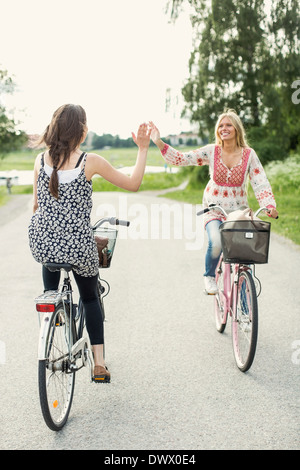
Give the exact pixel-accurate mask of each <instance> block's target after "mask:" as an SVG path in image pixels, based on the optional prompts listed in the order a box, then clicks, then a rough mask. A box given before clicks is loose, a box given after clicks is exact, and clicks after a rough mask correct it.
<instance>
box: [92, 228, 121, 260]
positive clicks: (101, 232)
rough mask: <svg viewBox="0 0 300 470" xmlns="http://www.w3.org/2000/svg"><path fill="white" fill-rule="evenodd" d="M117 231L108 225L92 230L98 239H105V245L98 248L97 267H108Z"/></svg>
mask: <svg viewBox="0 0 300 470" xmlns="http://www.w3.org/2000/svg"><path fill="white" fill-rule="evenodd" d="M117 235H118V231H117V230H115V229H112V228H109V227H99V228H97V229H96V230H95V231H94V236H95V238H96V237H99V238H100V239H105V238H106V239H107V244H106V246H105V247H104V248H103V249H101V250H99V249H98V253H99V267H100V268H109V267H110V263H111V260H112V256H113V253H114V249H115V244H116V239H117Z"/></svg>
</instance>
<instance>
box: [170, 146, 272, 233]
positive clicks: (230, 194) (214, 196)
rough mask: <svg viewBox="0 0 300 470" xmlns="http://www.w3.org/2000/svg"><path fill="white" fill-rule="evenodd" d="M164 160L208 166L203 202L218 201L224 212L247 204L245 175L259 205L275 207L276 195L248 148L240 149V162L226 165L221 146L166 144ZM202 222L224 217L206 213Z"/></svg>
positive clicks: (255, 156)
mask: <svg viewBox="0 0 300 470" xmlns="http://www.w3.org/2000/svg"><path fill="white" fill-rule="evenodd" d="M161 153H162V156H163V158H164V159H165V160H166V162H167V163H169V164H171V165H177V166H189V165H196V166H202V165H209V173H210V180H209V182H208V183H207V185H206V188H205V190H204V193H203V205H204V207H207V206H208V205H209V204H217V205H219V206H221V207H223V208H224V210H225V211H226V212H232V211H235V210H237V209H241V208H242V207H247V206H248V202H247V176H249V179H250V183H251V186H252V188H253V191H254V194H255V197H256V199H257V201H258V203H259V205H260V207H268V208H270V207H276V203H275V198H274V196H273V192H272V189H271V185H270V183H269V181H268V178H267V176H266V173H265V171H264V169H263V167H262V164H261V162H260V160H259V158H258V156H257V155H256V153H255V151H254V150H253V149H251V148H247V147H245V148H243V149H242V157H241V160H240V162H239V163H238V164H237V165H235V166H234V167H232V168H230V169H229V168H228V167H227V166H226V165H225V163H224V162H223V160H222V147H221V146H220V145H215V144H209V145H206V146H205V147H201V148H199V149H197V150H193V151H191V152H186V153H181V152H178V151H177V150H175V149H174V148H173V147H171V146H169V145H167V144H165V146H164V148H163V149H162V151H161ZM204 217H205V219H204V221H205V224H207V223H208V222H210V221H211V220H214V219H217V220H222V221H224V220H225V217H224V215H223V214H222V213H220V211H210V212H208V213H207V214H205V216H204Z"/></svg>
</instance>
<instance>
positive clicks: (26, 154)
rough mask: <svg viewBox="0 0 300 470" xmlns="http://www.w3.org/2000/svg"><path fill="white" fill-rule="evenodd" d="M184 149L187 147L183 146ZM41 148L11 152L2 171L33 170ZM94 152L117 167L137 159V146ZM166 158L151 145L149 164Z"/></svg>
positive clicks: (1, 164) (2, 161)
mask: <svg viewBox="0 0 300 470" xmlns="http://www.w3.org/2000/svg"><path fill="white" fill-rule="evenodd" d="M182 150H183V151H184V150H185V149H184V148H182ZM40 152H41V150H30V149H27V150H26V149H25V150H20V151H17V152H11V153H9V154H8V155H6V157H5V158H2V159H0V171H7V170H33V166H34V161H35V158H36V156H37V155H38V154H39V153H40ZM92 152H93V153H97V154H98V155H101V156H102V157H104V158H105V159H106V160H108V161H109V162H110V163H111V164H112V165H113V166H114V167H115V168H122V167H126V166H133V165H134V164H135V161H136V156H137V147H130V148H128V149H127V148H120V149H115V148H112V149H105V150H103V149H100V150H92ZM164 163H165V162H164V160H163V159H162V157H161V154H160V152H159V150H158V149H157V147H152V146H150V147H149V150H148V157H147V165H150V166H164Z"/></svg>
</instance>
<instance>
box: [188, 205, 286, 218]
mask: <svg viewBox="0 0 300 470" xmlns="http://www.w3.org/2000/svg"><path fill="white" fill-rule="evenodd" d="M212 209H219V210H220V211H221V212H223V214H224V215H225V217H226V218H227V216H228V214H227V212H226V211H225V210H224V209H223V207H221V206H218V205H217V204H210V205H209V206H208V207H206V208H205V209H202V210H201V211H199V212H197V215H203V214H205V213H206V212H209V211H211V210H212ZM262 211H265V212H266V213H267V214H268V213H269V212H270V211H269V209H268V208H267V207H260V208H259V209H258V210H257V211H256V212H255V214H254V217H257V216H258V214H259V213H260V212H262ZM276 219H278V216H277V217H276Z"/></svg>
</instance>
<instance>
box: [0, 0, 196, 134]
mask: <svg viewBox="0 0 300 470" xmlns="http://www.w3.org/2000/svg"><path fill="white" fill-rule="evenodd" d="M166 3H167V0H109V1H108V0H84V1H83V0H80V1H79V0H51V1H50V0H26V1H24V0H9V1H7V0H0V8H1V10H0V11H1V28H0V44H1V47H0V51H1V52H0V68H2V69H7V70H8V72H9V74H11V75H13V76H14V80H15V82H16V83H17V86H18V91H17V92H15V93H14V95H13V96H12V97H9V96H6V97H5V104H6V106H7V107H15V108H16V110H17V113H15V115H16V117H17V118H19V119H20V120H21V121H22V122H23V125H22V128H23V129H25V130H26V131H27V132H29V133H40V132H42V131H43V130H44V129H45V127H46V126H47V124H48V123H49V121H50V119H51V116H52V114H53V112H54V110H55V109H56V108H58V107H59V106H60V105H61V104H64V103H76V104H81V105H82V106H83V107H84V108H85V110H86V112H87V117H88V126H89V129H90V130H92V131H94V132H97V133H98V134H102V133H112V134H114V135H115V134H119V135H120V136H121V137H129V136H130V135H131V131H135V130H136V129H137V127H138V124H139V123H140V122H145V121H148V120H153V121H154V122H155V123H156V124H157V126H158V127H159V128H160V129H161V132H162V135H166V134H168V133H176V132H178V131H180V130H185V129H186V122H182V121H181V120H180V110H181V107H182V103H179V106H177V108H176V107H175V108H172V109H171V111H170V112H168V113H165V100H166V89H167V88H171V90H172V94H171V97H172V98H173V99H174V100H175V97H176V95H178V94H179V95H180V89H181V87H182V85H183V83H184V80H185V79H186V78H187V77H188V60H189V55H190V51H191V49H192V40H191V25H190V21H189V15H188V12H187V11H186V12H184V13H183V14H182V15H181V16H180V18H179V19H178V20H177V21H176V23H175V24H171V23H169V15H166V14H165V6H166Z"/></svg>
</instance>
